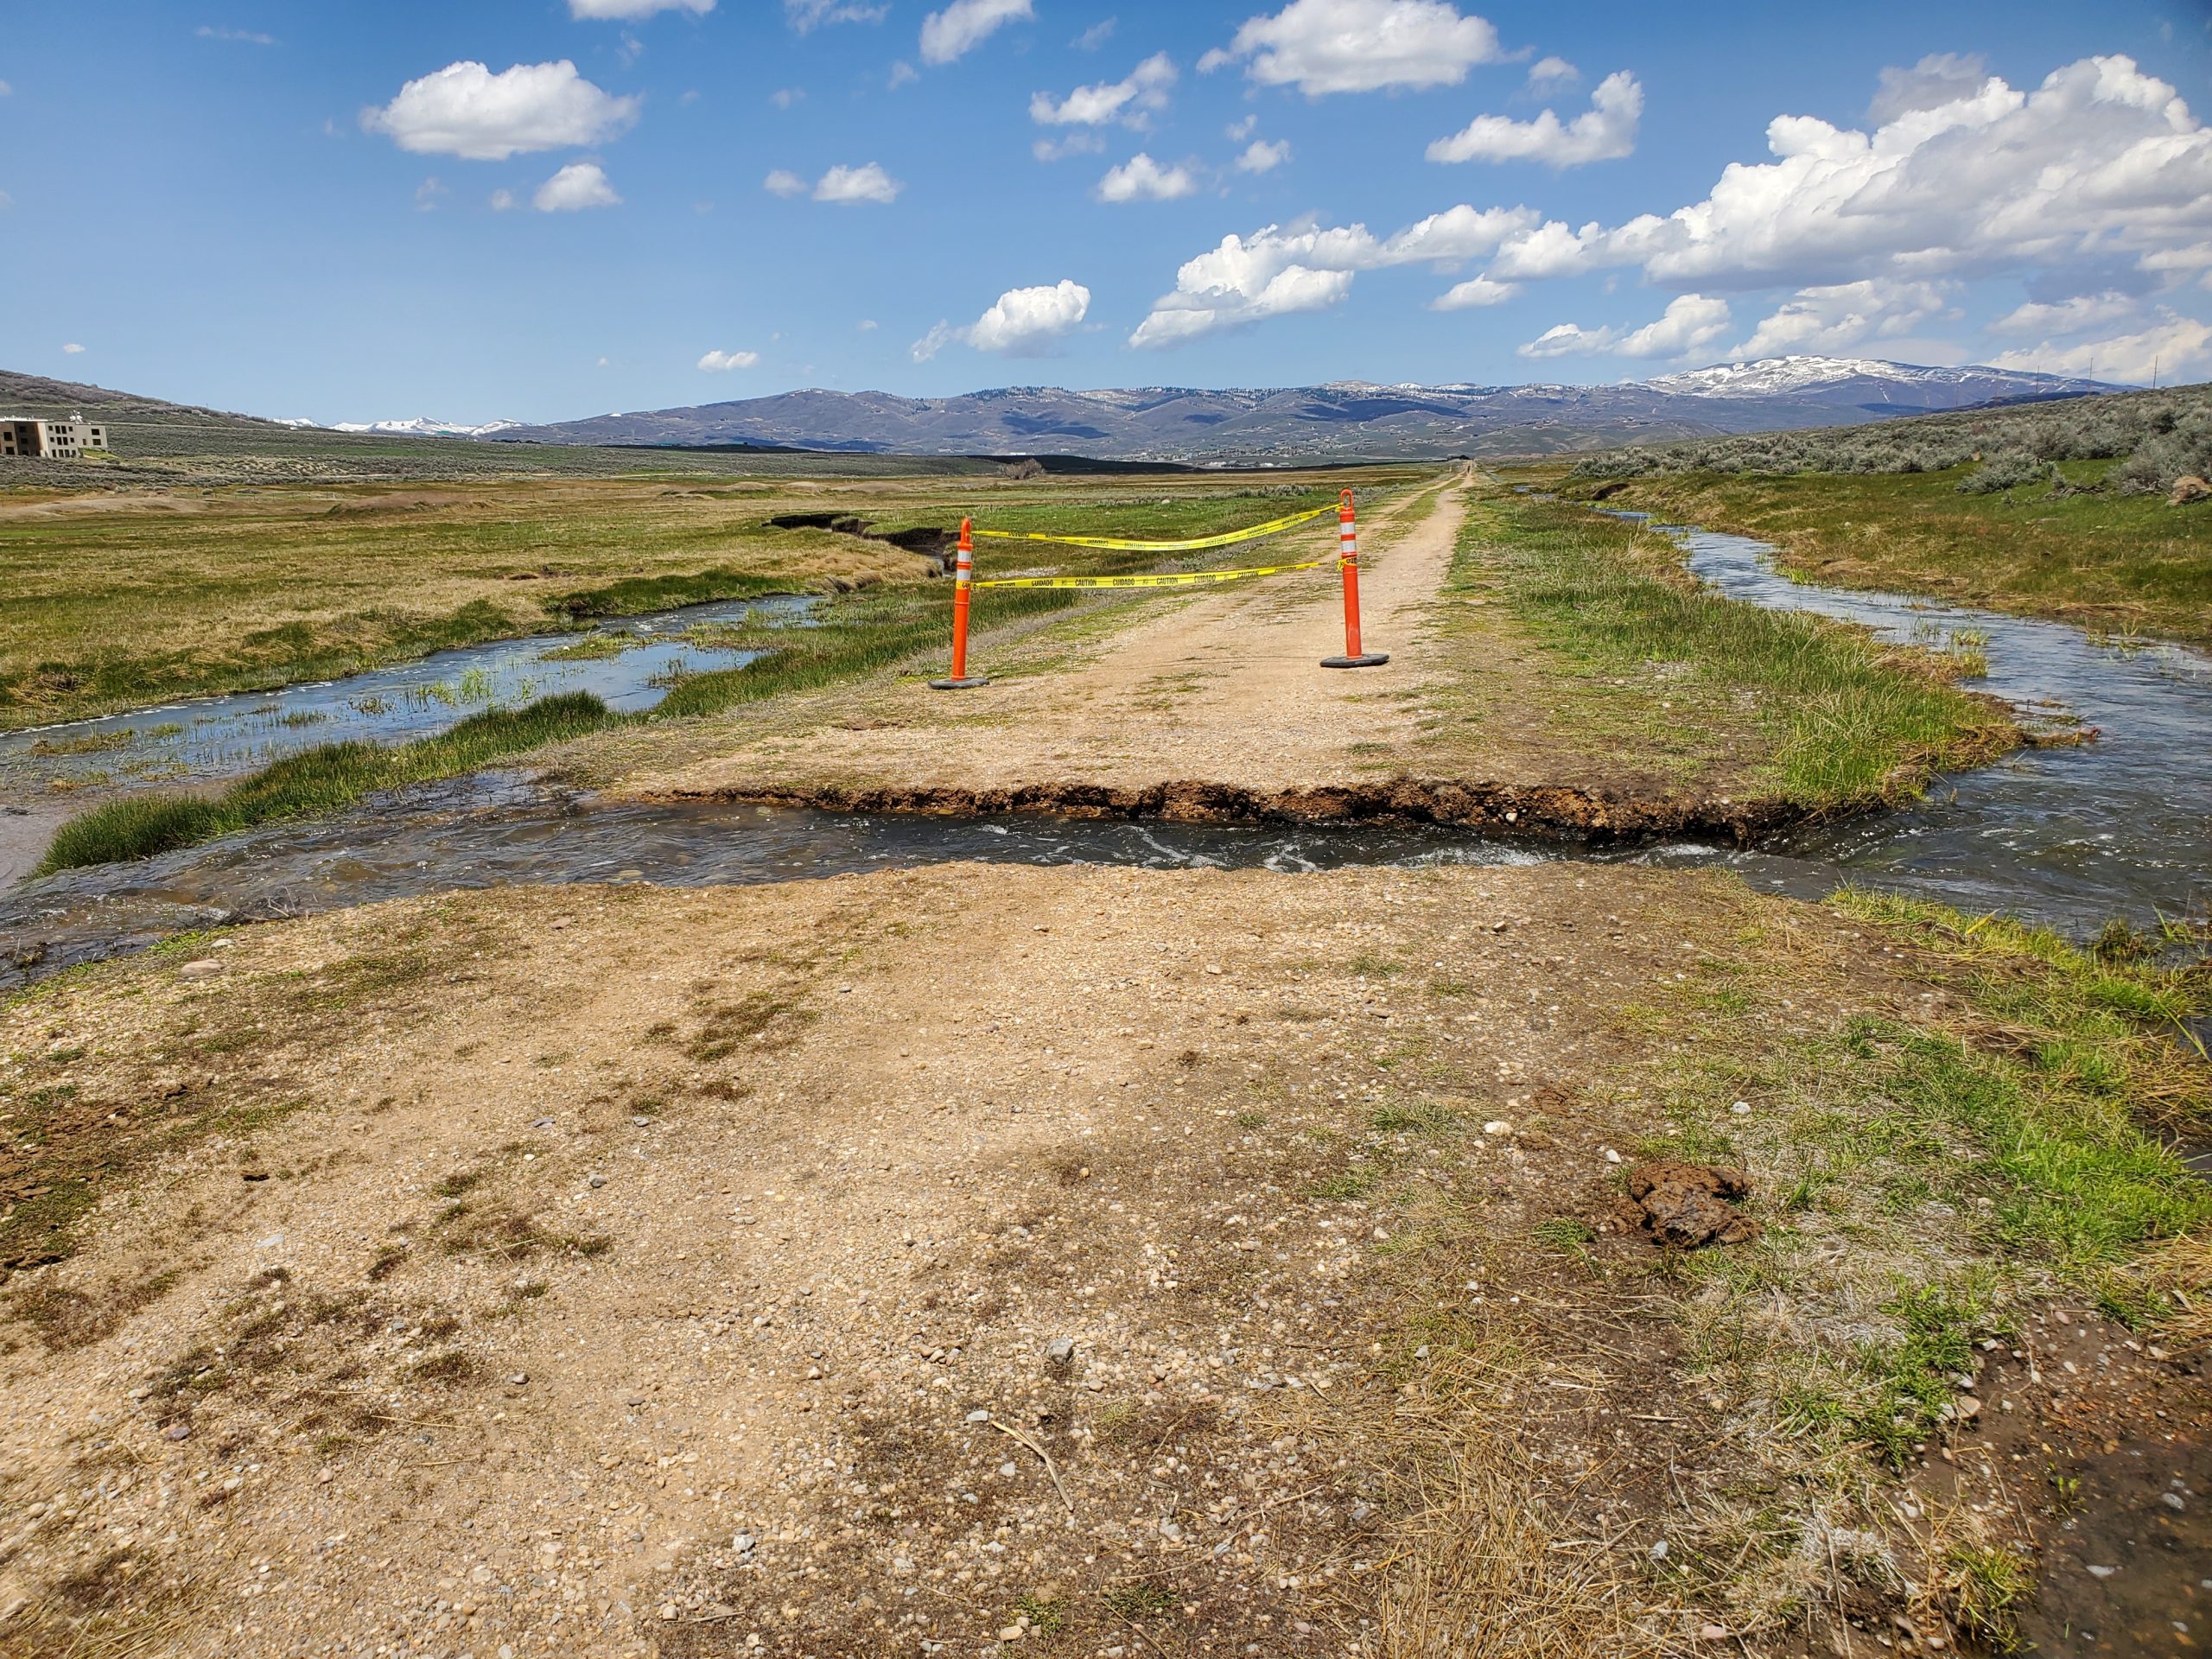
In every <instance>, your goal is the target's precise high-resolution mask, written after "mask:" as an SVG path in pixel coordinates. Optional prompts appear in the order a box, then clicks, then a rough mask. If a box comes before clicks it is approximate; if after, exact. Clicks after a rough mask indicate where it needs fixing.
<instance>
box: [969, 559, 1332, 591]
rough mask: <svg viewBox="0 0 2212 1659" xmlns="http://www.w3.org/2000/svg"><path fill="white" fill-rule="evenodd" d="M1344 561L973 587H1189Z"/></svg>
mask: <svg viewBox="0 0 2212 1659" xmlns="http://www.w3.org/2000/svg"><path fill="white" fill-rule="evenodd" d="M1336 563H1340V561H1339V560H1338V559H1337V557H1336V556H1334V555H1332V556H1330V557H1328V558H1325V559H1308V560H1306V562H1305V563H1303V564H1260V565H1254V566H1253V567H1252V568H1251V569H1248V570H1177V571H1173V572H1171V573H1170V574H1168V575H1157V576H998V577H995V578H994V579H992V580H991V581H989V582H969V584H968V585H969V587H970V588H1188V587H1192V586H1193V585H1195V584H1197V583H1198V582H1235V581H1236V580H1237V579H1238V578H1239V577H1242V576H1275V575H1281V574H1282V573H1283V572H1284V571H1286V570H1318V569H1320V568H1321V567H1322V566H1323V565H1325V564H1336Z"/></svg>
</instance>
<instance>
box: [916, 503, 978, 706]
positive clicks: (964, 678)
mask: <svg viewBox="0 0 2212 1659" xmlns="http://www.w3.org/2000/svg"><path fill="white" fill-rule="evenodd" d="M975 579H976V523H975V520H974V519H972V518H963V519H962V520H961V521H960V553H959V556H958V557H957V559H956V560H955V561H954V563H953V567H952V676H951V677H950V679H943V680H931V682H930V685H931V688H932V689H933V690H938V691H965V690H968V689H969V687H971V686H977V685H988V684H989V683H991V682H990V680H989V678H988V677H987V676H984V675H981V674H978V675H976V676H975V677H973V678H972V679H971V678H970V677H969V673H968V602H969V597H970V594H969V584H970V583H972V582H974V581H975Z"/></svg>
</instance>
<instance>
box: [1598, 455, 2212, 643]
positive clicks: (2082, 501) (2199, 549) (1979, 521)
mask: <svg viewBox="0 0 2212 1659" xmlns="http://www.w3.org/2000/svg"><path fill="white" fill-rule="evenodd" d="M2111 464H2112V463H2110V462H2107V461H2072V462H2068V463H2066V464H2065V465H2064V466H2063V468H2062V470H2063V472H2064V473H2065V474H2066V475H2067V476H2068V477H2069V479H2073V480H2076V481H2078V482H2094V481H2096V480H2097V479H2098V478H2099V477H2100V476H2101V474H2103V473H2105V472H2106V471H2107V470H2109V468H2110V467H2111ZM1973 470H1974V469H1973V468H1972V467H1954V468H1952V469H1950V470H1949V471H1948V472H1939V473H1922V474H1863V475H1862V474H1834V473H1798V474H1790V475H1788V476H1783V477H1777V476H1773V475H1761V474H1742V475H1727V474H1710V473H1688V474H1676V475H1672V476H1668V477H1663V478H1646V479H1636V480H1630V481H1628V482H1626V483H1624V484H1616V485H1612V486H1603V485H1591V486H1584V485H1577V486H1573V487H1574V492H1575V493H1582V494H1589V493H1596V492H1598V491H1600V490H1603V491H1604V492H1605V494H1606V505H1609V506H1616V507H1636V508H1641V509H1644V510H1646V511H1650V512H1659V513H1662V514H1663V515H1665V516H1666V517H1668V518H1672V519H1675V520H1676V521H1678V522H1682V523H1688V524H1701V525H1705V526H1707V527H1708V528H1711V529H1714V530H1726V531H1735V532H1737V533H1738V534H1741V535H1746V536H1756V537H1760V538H1762V539H1763V540H1766V541H1770V542H1772V543H1775V544H1776V546H1777V549H1778V550H1780V552H1781V555H1782V558H1783V564H1784V567H1785V568H1786V569H1789V570H1791V571H1792V572H1793V573H1795V574H1797V575H1802V576H1804V577H1806V578H1808V579H1809V580H1813V581H1817V582H1827V583H1830V584H1832V585H1834V586H1837V587H1844V588H1878V589H1885V590H1887V591H1890V592H1893V593H1894V592H1909V593H1928V594H1940V595H1942V597H1943V598H1945V599H1948V600H1954V601H1965V602H1967V603H1970V604H1974V605H1980V606H1986V607H1989V608H1992V609H1995V610H2002V611H2011V612H2013V613H2018V614H2023V615H2029V616H2053V617H2058V618H2061V619H2063V620H2069V621H2073V622H2077V623H2084V624H2087V625H2088V626H2094V627H2100V628H2103V629H2105V630H2107V631H2109V632H2143V633H2149V634H2154V635H2159V636H2162V637H2165V638H2170V639H2188V640H2195V641H2199V642H2202V641H2206V640H2212V512H2208V511H2207V510H2206V509H2205V508H2204V507H2202V506H2198V507H2169V506H2168V505H2166V503H2165V498H2164V496H2163V495H2157V494H2144V495H2122V494H2120V493H2097V494H2080V495H2065V496H2061V497H2058V498H2056V499H2053V498H2052V497H2051V495H2050V491H2049V487H2048V486H2047V485H2045V484H2042V483H2037V484H2036V485H2033V486H2025V487H2023V488H2020V489H2018V490H2013V491H2008V492H2005V493H1999V494H1993V495H1967V494H1961V493H1960V492H1959V489H1958V484H1959V481H1960V480H1961V478H1963V477H1965V476H1966V475H1967V474H1969V473H1971V472H1972V471H1973Z"/></svg>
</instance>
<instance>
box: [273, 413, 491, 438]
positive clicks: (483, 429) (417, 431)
mask: <svg viewBox="0 0 2212 1659" xmlns="http://www.w3.org/2000/svg"><path fill="white" fill-rule="evenodd" d="M284 424H285V425H287V426H311V425H315V424H319V423H315V422H311V421H287V422H285V423H284ZM522 424H523V423H522V422H520V421H486V422H485V423H484V424H483V425H481V426H469V425H467V424H465V423H461V422H457V421H435V420H432V419H430V418H429V416H425V415H417V416H413V417H412V418H410V419H408V420H404V421H339V422H336V423H334V424H333V425H331V426H329V427H328V428H327V430H328V431H332V432H374V433H381V434H385V435H397V436H400V437H410V438H488V437H491V436H492V435H493V434H495V433H499V432H505V431H508V430H510V429H512V428H515V427H518V426H520V425H522Z"/></svg>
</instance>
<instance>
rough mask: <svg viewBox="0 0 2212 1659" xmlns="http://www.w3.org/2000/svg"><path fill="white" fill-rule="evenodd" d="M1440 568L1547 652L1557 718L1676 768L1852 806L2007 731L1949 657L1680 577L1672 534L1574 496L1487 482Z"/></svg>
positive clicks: (1890, 793)
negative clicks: (1727, 774)
mask: <svg viewBox="0 0 2212 1659" xmlns="http://www.w3.org/2000/svg"><path fill="white" fill-rule="evenodd" d="M1453 579H1454V588H1455V591H1457V592H1458V593H1459V594H1463V595H1466V596H1470V597H1473V598H1477V599H1480V600H1483V601H1485V602H1487V603H1489V604H1492V605H1502V606H1503V607H1506V608H1507V609H1508V610H1509V611H1510V613H1511V614H1512V615H1513V616H1514V617H1515V619H1516V620H1517V621H1518V622H1519V623H1520V624H1521V625H1522V626H1523V627H1525V628H1526V629H1527V630H1528V631H1529V632H1530V633H1531V634H1532V635H1533V636H1534V637H1535V639H1536V640H1537V641H1538V642H1539V644H1540V645H1541V647H1542V649H1543V650H1544V652H1546V653H1547V654H1548V657H1549V658H1550V659H1551V661H1550V665H1549V666H1550V672H1549V673H1548V676H1547V689H1548V702H1549V703H1550V712H1551V718H1552V720H1553V721H1554V724H1555V725H1556V726H1557V727H1559V728H1560V730H1561V731H1562V732H1570V731H1571V732H1573V733H1574V734H1578V738H1579V740H1580V741H1583V742H1585V743H1587V742H1588V741H1590V740H1591V736H1592V734H1598V735H1599V736H1600V737H1601V738H1602V739H1604V740H1605V741H1611V742H1614V743H1617V744H1618V747H1619V749H1620V752H1621V753H1624V754H1628V755H1633V756H1635V757H1636V758H1637V760H1638V761H1639V762H1640V763H1641V764H1643V765H1645V766H1649V767H1652V768H1654V769H1656V770H1659V771H1662V772H1669V773H1671V774H1672V775H1673V776H1675V777H1676V778H1678V779H1681V780H1682V781H1684V782H1690V783H1696V782H1701V781H1708V780H1709V779H1712V778H1713V776H1714V775H1715V774H1716V773H1719V772H1723V771H1724V770H1726V769H1729V768H1739V769H1740V770H1739V772H1738V775H1739V776H1741V777H1742V778H1743V779H1744V785H1745V786H1746V789H1747V792H1751V791H1758V792H1771V793H1775V794H1779V795H1783V796H1787V797H1789V798H1791V799H1793V800H1796V801H1800V802H1806V803H1811V804H1816V805H1820V806H1845V805H1863V804H1866V803H1868V802H1869V801H1872V800H1879V799H1894V798H1898V797H1900V796H1904V795H1910V794H1913V793H1916V792H1917V791H1918V789H1919V787H1920V786H1921V785H1922V783H1923V781H1924V780H1925V779H1926V778H1927V777H1928V775H1929V773H1930V772H1933V771H1935V770H1937V769H1939V768H1942V767H1948V766H1963V765H1972V764H1974V763H1976V762H1978V761H1980V760H1987V759H1988V758H1989V757H1990V756H1991V755H1993V754H1994V753H1999V752H2000V751H2002V750H2003V749H2005V748H2007V747H2011V746H2012V743H2013V742H2014V741H2016V736H2017V734H2015V732H2014V730H2013V728H2012V724H2011V722H2010V721H2006V720H2005V719H2004V718H2003V717H2002V716H2000V715H1998V714H1997V713H1995V712H1994V711H1993V709H1991V708H1990V706H1989V705H1988V704H1987V703H1986V702H1981V701H1980V700H1979V699H1977V698H1974V697H1973V696H1968V695H1967V694H1966V693H1965V692H1963V691H1961V690H1959V689H1958V687H1957V686H1956V685H1955V684H1954V683H1951V672H1952V670H1953V669H1954V668H1955V666H1956V665H1955V664H1948V663H1946V662H1945V661H1943V660H1942V659H1940V658H1934V657H1930V656H1929V655H1927V654H1925V653H1921V652H1899V651H1894V650H1890V649H1886V648H1885V647H1883V646H1881V645H1877V644H1875V643H1873V642H1872V641H1871V640H1870V639H1867V638H1866V635H1864V634H1863V633H1860V632H1857V631H1856V630H1853V629H1851V628H1847V627H1844V626H1839V625H1837V624H1834V623H1831V622H1827V621H1825V620H1821V619H1820V618H1817V617H1813V616H1808V615H1804V614H1800V613H1781V612H1774V611H1767V610H1762V609H1759V608H1758V607H1755V606H1751V605H1746V604H1742V603H1738V602H1737V601H1732V600H1728V599H1724V598H1722V597H1721V596H1720V595H1719V594H1714V593H1712V592H1709V591H1707V590H1705V589H1702V588H1698V587H1696V586H1695V585H1694V583H1692V582H1690V581H1689V580H1688V577H1687V576H1686V575H1684V574H1683V572H1682V569H1681V552H1680V550H1679V549H1678V548H1677V547H1676V546H1675V543H1673V542H1672V541H1670V540H1669V539H1668V538H1666V537H1660V536H1656V535H1652V534H1650V533H1649V532H1645V531H1639V530H1638V529H1637V527H1635V526H1634V525H1632V524H1625V523H1623V522H1622V521H1620V520H1618V519H1614V518H1605V517H1602V516H1601V515H1599V514H1596V513H1592V512H1587V511H1586V510H1584V509H1582V508H1580V507H1577V506H1573V505H1567V504H1564V503H1559V502H1547V501H1541V500H1537V499H1533V498H1531V497H1529V496H1525V495H1520V494H1516V493H1506V492H1503V491H1493V492H1492V493H1490V494H1488V495H1487V496H1485V497H1484V499H1480V500H1479V501H1478V502H1477V503H1476V504H1475V505H1474V507H1473V509H1472V511H1471V513H1470V516H1469V518H1468V522H1467V525H1466V528H1465V531H1464V532H1463V534H1462V537H1461V545H1460V550H1459V556H1458V558H1457V561H1456V563H1455V565H1454V572H1453ZM1447 626H1448V625H1447Z"/></svg>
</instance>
